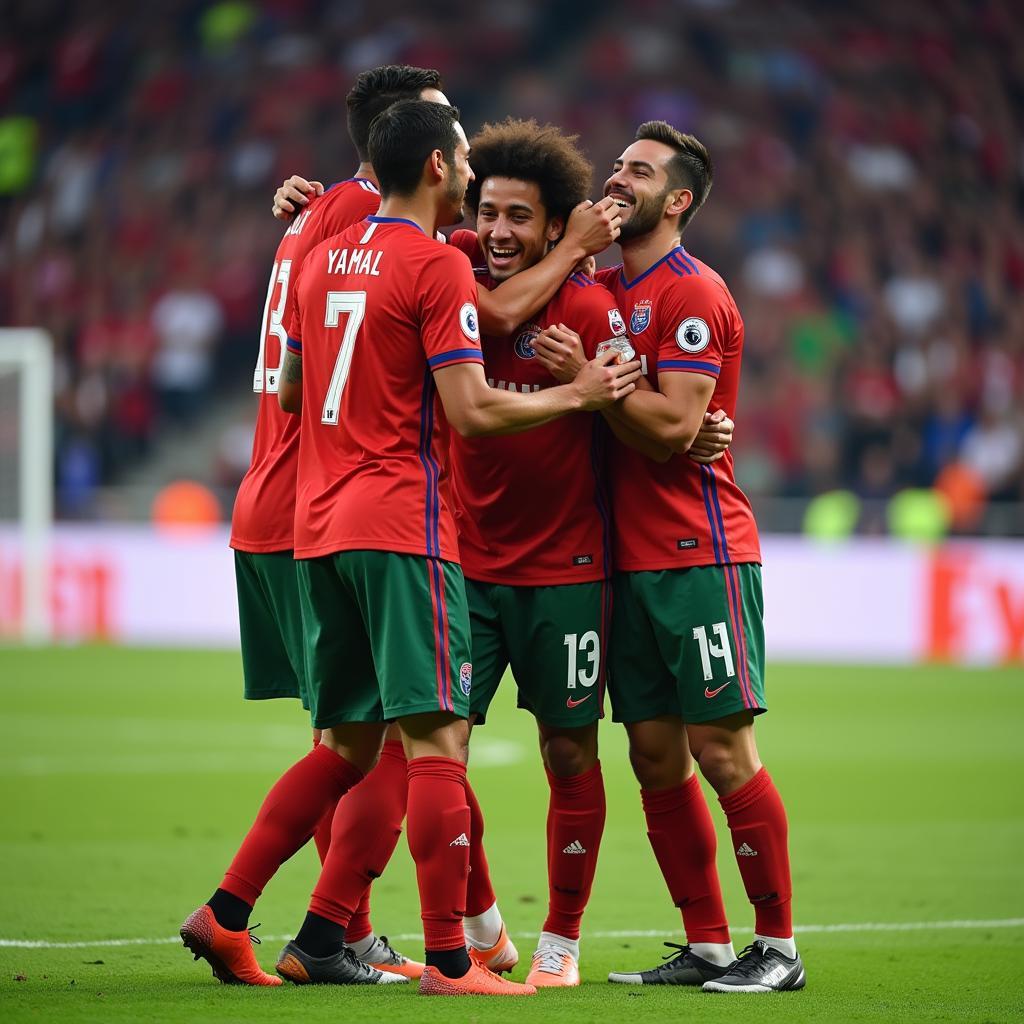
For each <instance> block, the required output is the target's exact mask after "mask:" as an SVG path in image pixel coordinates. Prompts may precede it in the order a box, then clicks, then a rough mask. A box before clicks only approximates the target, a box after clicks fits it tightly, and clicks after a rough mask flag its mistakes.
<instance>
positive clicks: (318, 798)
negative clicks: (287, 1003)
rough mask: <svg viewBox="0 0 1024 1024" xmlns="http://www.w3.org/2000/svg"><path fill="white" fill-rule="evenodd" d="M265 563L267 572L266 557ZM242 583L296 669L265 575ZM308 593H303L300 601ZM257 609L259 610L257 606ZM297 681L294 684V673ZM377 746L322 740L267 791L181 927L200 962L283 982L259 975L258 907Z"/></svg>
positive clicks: (231, 974) (227, 974) (240, 978)
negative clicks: (219, 877)
mask: <svg viewBox="0 0 1024 1024" xmlns="http://www.w3.org/2000/svg"><path fill="white" fill-rule="evenodd" d="M246 561H248V562H249V563H250V564H249V565H248V568H250V569H252V568H253V567H252V564H251V562H252V556H251V557H250V559H247V560H246ZM260 561H261V562H262V563H263V567H264V568H265V567H266V564H267V563H268V559H267V557H266V556H264V557H263V558H262V559H260ZM278 568H279V569H281V570H282V572H283V571H285V570H286V569H287V566H286V565H285V564H284V563H282V565H281V566H278ZM317 571H321V572H324V571H326V573H327V577H329V568H327V567H324V566H317V567H315V568H314V573H316V572H317ZM242 578H243V579H244V580H245V581H246V583H252V584H253V586H255V587H261V588H263V593H264V607H265V608H266V609H267V610H268V614H269V615H270V618H271V621H270V622H269V623H264V624H263V625H264V627H265V628H266V631H267V635H266V637H265V638H264V641H263V646H264V647H266V646H267V644H269V643H270V638H272V637H276V638H277V640H278V643H279V645H280V646H281V650H282V652H283V655H282V656H283V658H284V660H283V662H282V663H281V664H280V665H279V668H281V670H282V671H283V668H284V665H286V664H289V662H288V657H287V653H288V652H287V649H286V648H285V647H284V646H283V645H281V644H280V640H281V636H282V634H281V623H283V622H285V621H286V619H284V618H282V619H278V617H277V616H276V614H275V613H274V612H273V610H271V608H270V604H269V601H268V600H266V586H267V580H266V577H264V578H263V579H262V580H261V579H260V576H259V573H258V572H256V570H255V569H253V571H252V572H251V573H247V574H246V575H245V576H244V577H242ZM292 578H294V569H292ZM279 582H281V581H279ZM328 585H329V579H328ZM306 596H308V595H307V594H306V593H305V592H304V591H301V590H300V593H299V597H300V600H301V599H303V598H304V597H306ZM250 607H255V602H252V603H251V604H250ZM247 622H248V624H249V627H250V636H251V628H253V627H255V625H256V624H257V623H256V621H255V620H254V619H253V618H252V616H249V617H248V618H247ZM255 656H256V652H255V648H254V647H253V646H250V649H249V661H250V669H251V670H250V671H249V674H248V676H247V678H250V679H255V678H258V676H257V675H255V674H254V673H255V667H254V666H253V665H252V659H253V658H254V657H255ZM292 679H293V680H294V679H295V674H294V672H292ZM259 692H260V693H261V694H262V695H263V696H270V695H276V696H282V695H289V696H290V695H297V694H293V693H291V692H287V693H286V692H285V691H284V690H282V689H281V688H280V687H279V686H277V685H276V684H273V683H268V685H267V686H264V687H262V688H261V689H260V690H259ZM378 749H379V743H375V742H374V741H373V740H372V739H370V740H369V741H368V742H362V741H361V740H360V741H358V742H356V743H354V744H353V745H352V747H351V749H348V748H346V749H344V750H340V749H338V748H337V744H336V743H334V742H327V743H321V744H319V745H318V746H316V747H315V748H314V749H313V750H312V751H310V753H309V754H307V755H306V756H305V757H304V758H302V759H301V760H300V761H299V762H297V763H296V764H294V765H293V766H292V767H291V768H290V769H289V770H288V771H287V772H285V774H284V775H283V776H282V777H281V778H280V779H279V780H278V781H277V783H276V784H275V785H274V786H273V788H272V789H271V790H270V792H269V793H268V794H267V796H266V798H265V799H264V801H263V804H262V806H261V807H260V810H259V812H258V814H257V816H256V820H255V821H254V823H253V825H252V827H251V828H250V830H249V832H248V834H247V835H246V837H245V839H244V840H243V842H242V845H241V846H240V848H239V850H238V852H237V853H236V855H235V858H234V860H233V861H232V863H231V865H230V867H229V868H228V870H227V872H226V874H225V876H224V879H223V881H222V882H221V884H220V886H219V887H218V889H217V890H216V892H215V893H214V894H213V896H212V897H211V898H210V900H209V901H208V902H207V904H205V905H204V906H203V907H200V908H198V910H196V911H195V912H194V913H193V914H192V915H190V917H189V918H188V919H187V920H186V921H185V922H184V924H183V925H182V928H181V934H182V939H183V941H184V942H185V944H186V945H187V946H188V947H189V948H190V949H191V950H192V952H193V953H195V955H196V957H197V959H198V958H199V957H200V956H201V957H203V958H204V959H206V960H207V961H208V962H209V963H210V965H211V967H212V968H213V971H214V974H216V975H217V977H219V978H220V979H221V980H222V981H225V982H229V983H231V982H241V983H246V984H261V985H267V984H277V983H278V979H276V978H273V977H272V976H271V975H267V974H265V973H264V972H263V971H261V970H260V968H259V966H258V965H257V963H256V959H255V957H254V956H253V954H252V949H251V945H250V940H249V935H248V932H247V928H248V923H249V915H250V914H251V912H252V907H253V905H254V904H255V902H256V900H257V899H258V898H259V896H260V894H261V893H262V891H263V888H264V886H265V885H266V884H267V882H268V881H269V880H270V879H271V878H272V877H273V875H274V873H275V872H276V871H277V869H278V867H280V865H281V864H282V863H284V861H286V860H288V859H289V858H290V857H291V856H292V855H293V854H294V853H295V852H296V851H297V850H298V849H299V848H301V847H302V846H303V845H305V843H306V842H307V841H308V840H309V838H310V836H311V835H312V834H313V831H314V829H315V828H316V825H317V823H318V822H319V821H320V819H321V818H322V817H323V815H324V813H325V811H326V810H327V808H329V807H331V806H333V805H334V804H336V803H337V801H338V799H339V798H340V797H341V796H342V795H343V794H344V793H345V792H347V791H348V790H349V789H350V788H351V787H352V786H354V785H355V784H356V783H357V782H358V781H359V780H360V779H361V778H362V777H363V775H364V774H365V772H366V771H368V770H369V769H370V768H372V767H373V764H374V761H375V760H376V756H377V751H378Z"/></svg>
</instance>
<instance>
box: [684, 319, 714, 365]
mask: <svg viewBox="0 0 1024 1024" xmlns="http://www.w3.org/2000/svg"><path fill="white" fill-rule="evenodd" d="M676 344H677V345H678V346H679V347H680V348H681V349H682V350H683V351H684V352H686V353H687V354H688V355H691V356H695V355H697V354H698V353H699V352H703V351H704V349H706V348H707V347H708V345H710V344H711V328H709V327H708V325H707V323H706V322H705V321H704V320H701V318H700V317H699V316H691V317H687V318H686V319H685V320H684V321H683V322H682V323H681V324H680V325H679V326H678V327H677V328H676Z"/></svg>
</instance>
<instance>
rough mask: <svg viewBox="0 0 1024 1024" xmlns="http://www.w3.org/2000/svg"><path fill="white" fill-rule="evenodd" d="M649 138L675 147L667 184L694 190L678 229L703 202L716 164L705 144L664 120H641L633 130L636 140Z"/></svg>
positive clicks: (670, 161)
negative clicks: (641, 122)
mask: <svg viewBox="0 0 1024 1024" xmlns="http://www.w3.org/2000/svg"><path fill="white" fill-rule="evenodd" d="M641 139H650V140H651V141H652V142H660V143H662V144H663V145H665V146H668V147H669V148H670V149H674V150H675V155H674V156H673V157H672V159H671V160H669V163H668V185H669V188H688V189H689V190H690V191H691V192H692V193H693V202H692V203H690V205H689V206H688V207H687V208H686V209H685V210H684V211H683V212H682V213H681V214H680V216H679V231H680V233H681V232H682V230H683V228H685V227H686V225H687V224H689V222H690V221H691V220H692V219H693V216H694V214H695V213H696V212H697V211H698V210H699V209H700V208H701V207H702V206H703V205H704V200H705V199H707V197H708V193H709V192H710V191H711V182H712V180H713V179H714V176H715V167H714V164H712V163H711V154H710V153H709V152H708V149H707V146H705V145H704V143H703V142H701V141H700V139H698V138H695V137H694V136H693V135H686V134H685V133H683V132H681V131H679V130H678V129H677V128H673V127H672V125H670V124H668V123H667V122H666V121H644V123H643V124H642V125H640V127H639V128H637V130H636V141H637V142H639V141H640V140H641Z"/></svg>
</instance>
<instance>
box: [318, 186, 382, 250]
mask: <svg viewBox="0 0 1024 1024" xmlns="http://www.w3.org/2000/svg"><path fill="white" fill-rule="evenodd" d="M346 184H351V188H343V185H346ZM335 189H338V190H339V191H338V192H337V193H335V191H334V190H335ZM320 201H321V202H322V203H324V204H325V206H324V212H323V220H322V221H321V223H320V230H319V237H320V239H324V238H330V237H331V235H339V234H341V232H342V231H346V230H347V229H348V228H350V227H352V225H353V224H358V223H360V221H364V220H366V218H367V217H371V216H373V214H375V213H376V212H377V210H378V208H379V207H380V193H379V192H378V191H377V189H376V188H375V187H374V185H373V183H372V182H370V181H366V180H365V179H364V178H357V179H354V180H353V181H352V182H351V183H349V182H342V183H341V184H338V185H334V186H333V187H332V188H331V189H329V190H328V191H327V192H326V193H324V195H323V197H322V198H321V200H320Z"/></svg>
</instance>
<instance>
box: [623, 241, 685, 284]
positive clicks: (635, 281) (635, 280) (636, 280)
mask: <svg viewBox="0 0 1024 1024" xmlns="http://www.w3.org/2000/svg"><path fill="white" fill-rule="evenodd" d="M679 250H680V246H678V245H677V246H676V247H675V248H674V249H673V250H672V251H671V252H667V253H665V255H664V256H662V257H661V259H660V260H658V262H657V263H652V264H651V266H649V267H648V268H647V269H646V270H645V271H644V272H643V273H642V274H641V275H640V276H639V277H634V278H633V280H632V281H627V280H626V271H625V269H623V270H620V271H619V279H620V280H621V281H622V286H623V288H625V289H626V290H627V291H628V290H629V289H630V288H632V287H633V285H636V284H639V283H640V282H641V281H642V280H643V279H644V278H645V277H647V275H648V274H653V273H654V271H655V270H657V269H658V267H660V266H661V265H662V263H664V262H665V260H667V259H668V258H669V257H670V256H674V255H675V254H676V253H677V252H679Z"/></svg>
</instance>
